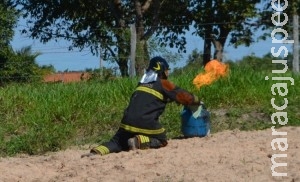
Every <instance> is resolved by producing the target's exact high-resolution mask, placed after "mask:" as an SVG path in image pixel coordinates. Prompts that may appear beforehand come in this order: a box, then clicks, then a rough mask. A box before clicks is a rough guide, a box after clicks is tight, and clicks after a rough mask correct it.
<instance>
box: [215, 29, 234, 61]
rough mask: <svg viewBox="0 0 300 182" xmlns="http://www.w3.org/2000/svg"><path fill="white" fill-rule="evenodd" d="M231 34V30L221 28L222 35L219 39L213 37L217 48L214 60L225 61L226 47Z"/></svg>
mask: <svg viewBox="0 0 300 182" xmlns="http://www.w3.org/2000/svg"><path fill="white" fill-rule="evenodd" d="M229 32H230V30H227V29H225V28H222V27H220V35H218V38H216V37H214V36H213V35H212V36H211V38H212V42H213V45H214V48H215V52H214V59H216V60H218V61H220V62H222V60H223V53H224V45H225V42H226V39H227V36H228V34H229Z"/></svg>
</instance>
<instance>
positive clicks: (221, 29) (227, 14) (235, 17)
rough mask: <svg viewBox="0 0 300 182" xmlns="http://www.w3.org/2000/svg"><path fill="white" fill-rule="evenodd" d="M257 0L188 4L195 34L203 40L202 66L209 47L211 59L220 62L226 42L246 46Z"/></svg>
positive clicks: (249, 38)
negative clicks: (212, 48)
mask: <svg viewBox="0 0 300 182" xmlns="http://www.w3.org/2000/svg"><path fill="white" fill-rule="evenodd" d="M259 2H260V0H247V1H238V0H226V1H223V0H206V1H197V0H193V1H191V2H190V3H191V4H190V6H191V12H192V15H193V20H194V24H193V26H194V28H195V29H196V31H195V32H194V34H195V35H198V36H200V37H202V38H203V39H204V48H203V52H204V54H203V64H204V65H205V64H206V63H207V62H208V61H210V59H211V45H213V46H214V48H215V52H214V56H213V58H214V59H217V60H219V61H222V57H223V51H224V46H225V43H226V40H227V39H228V37H229V36H230V39H229V42H230V43H231V44H233V45H234V46H236V47H237V46H239V45H240V44H245V45H246V46H249V45H250V44H251V43H252V42H253V41H254V40H253V33H254V30H255V28H257V27H254V26H253V18H255V17H256V16H257V8H256V4H257V3H259Z"/></svg>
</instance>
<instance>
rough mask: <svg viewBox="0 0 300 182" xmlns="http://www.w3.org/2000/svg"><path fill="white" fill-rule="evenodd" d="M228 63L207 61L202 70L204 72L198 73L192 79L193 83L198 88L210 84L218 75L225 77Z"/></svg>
mask: <svg viewBox="0 0 300 182" xmlns="http://www.w3.org/2000/svg"><path fill="white" fill-rule="evenodd" d="M228 67H229V66H228V65H227V64H224V63H221V62H219V61H217V60H211V61H209V62H208V63H207V64H206V66H205V68H204V70H205V72H204V73H200V74H198V75H197V76H196V77H195V78H194V80H193V84H194V85H195V86H196V87H197V88H198V89H200V87H202V86H203V85H210V84H212V83H213V82H214V81H216V80H217V79H219V78H220V77H225V76H226V75H227V73H228Z"/></svg>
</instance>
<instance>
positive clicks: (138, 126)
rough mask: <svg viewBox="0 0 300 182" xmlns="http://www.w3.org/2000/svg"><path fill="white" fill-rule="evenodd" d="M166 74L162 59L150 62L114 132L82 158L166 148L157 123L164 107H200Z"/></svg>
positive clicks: (196, 101)
mask: <svg viewBox="0 0 300 182" xmlns="http://www.w3.org/2000/svg"><path fill="white" fill-rule="evenodd" d="M168 71H169V64H168V63H167V61H166V60H165V59H163V58H162V57H154V58H152V59H151V60H150V63H149V66H148V68H147V70H146V72H145V74H144V75H143V76H142V78H141V80H140V81H139V83H138V84H137V87H136V89H135V91H134V92H133V94H132V95H131V98H130V101H129V105H128V107H127V108H126V109H125V111H124V114H123V118H122V120H121V124H120V126H119V129H118V131H117V132H116V133H115V135H114V136H113V137H112V138H111V139H110V140H109V141H108V142H105V143H103V144H101V145H99V146H97V147H95V148H93V149H91V151H90V153H88V154H84V155H82V157H85V156H92V155H95V154H99V155H105V154H109V153H112V152H120V151H128V150H134V149H148V148H160V147H164V146H166V145H167V144H168V142H167V136H166V131H165V129H164V128H163V126H162V125H161V123H160V122H159V117H160V115H161V114H162V113H163V112H164V110H165V107H166V104H167V103H169V102H171V101H175V102H177V103H178V104H182V105H184V106H199V105H200V100H199V99H198V97H197V96H195V95H193V94H192V93H190V92H188V91H186V90H184V89H182V88H180V87H178V86H176V85H174V84H173V83H171V82H170V81H168V80H167V79H168V74H169V73H168Z"/></svg>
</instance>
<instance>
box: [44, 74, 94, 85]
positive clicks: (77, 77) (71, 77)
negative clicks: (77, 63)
mask: <svg viewBox="0 0 300 182" xmlns="http://www.w3.org/2000/svg"><path fill="white" fill-rule="evenodd" d="M89 78H90V74H89V73H84V72H62V73H54V74H51V75H46V76H44V82H62V83H69V82H79V81H86V80H88V79H89Z"/></svg>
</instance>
